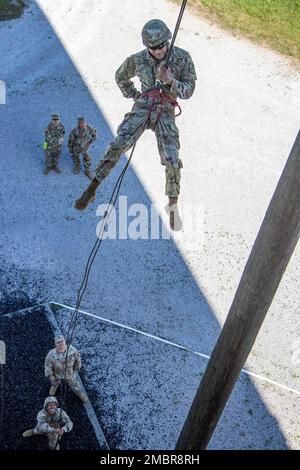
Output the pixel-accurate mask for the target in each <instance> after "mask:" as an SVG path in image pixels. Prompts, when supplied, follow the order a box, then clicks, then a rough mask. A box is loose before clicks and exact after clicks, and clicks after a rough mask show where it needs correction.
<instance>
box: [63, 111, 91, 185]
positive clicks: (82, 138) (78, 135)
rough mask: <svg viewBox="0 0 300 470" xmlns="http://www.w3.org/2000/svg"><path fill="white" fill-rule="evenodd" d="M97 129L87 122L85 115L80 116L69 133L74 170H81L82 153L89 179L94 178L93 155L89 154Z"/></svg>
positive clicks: (75, 171) (69, 145) (76, 171)
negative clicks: (92, 171) (92, 170)
mask: <svg viewBox="0 0 300 470" xmlns="http://www.w3.org/2000/svg"><path fill="white" fill-rule="evenodd" d="M96 134H97V131H96V129H94V128H93V127H92V126H90V125H89V124H87V123H86V122H85V119H84V117H83V116H79V118H78V125H77V127H75V129H73V130H72V131H71V133H70V135H69V140H68V147H69V150H70V153H71V156H72V159H73V164H74V168H73V172H74V173H75V174H77V173H79V172H80V154H82V157H83V164H84V169H85V174H86V176H87V177H88V178H89V179H93V175H92V173H91V157H90V155H89V154H88V152H87V151H88V148H89V146H90V145H91V143H92V142H94V140H96Z"/></svg>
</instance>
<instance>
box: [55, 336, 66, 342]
mask: <svg viewBox="0 0 300 470" xmlns="http://www.w3.org/2000/svg"><path fill="white" fill-rule="evenodd" d="M58 341H65V338H64V336H63V335H56V336H55V337H54V342H55V343H57V342H58Z"/></svg>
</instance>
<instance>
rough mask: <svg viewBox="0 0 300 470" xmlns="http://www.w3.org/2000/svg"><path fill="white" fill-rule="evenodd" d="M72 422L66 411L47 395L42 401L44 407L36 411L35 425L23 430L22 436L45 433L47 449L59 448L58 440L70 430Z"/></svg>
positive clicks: (53, 398)
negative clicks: (47, 440) (47, 443)
mask: <svg viewBox="0 0 300 470" xmlns="http://www.w3.org/2000/svg"><path fill="white" fill-rule="evenodd" d="M72 428H73V423H72V421H71V420H70V418H69V416H68V415H67V413H66V412H65V411H64V410H62V409H61V408H58V401H57V399H56V398H55V397H48V398H46V400H45V402H44V408H43V409H42V410H41V411H39V412H38V415H37V425H36V427H35V428H33V429H28V431H24V432H23V437H30V436H36V435H38V434H46V435H47V437H48V439H49V449H51V450H55V449H56V450H59V444H58V440H59V439H60V438H61V437H62V435H63V434H64V433H65V432H70V431H71V430H72Z"/></svg>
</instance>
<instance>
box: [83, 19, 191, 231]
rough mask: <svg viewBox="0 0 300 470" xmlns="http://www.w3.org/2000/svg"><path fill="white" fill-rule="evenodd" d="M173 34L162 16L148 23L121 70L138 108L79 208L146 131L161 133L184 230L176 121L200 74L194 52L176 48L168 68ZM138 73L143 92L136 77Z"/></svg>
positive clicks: (176, 226)
mask: <svg viewBox="0 0 300 470" xmlns="http://www.w3.org/2000/svg"><path fill="white" fill-rule="evenodd" d="M171 36H172V35H171V32H170V30H169V29H168V27H167V26H166V24H165V23H164V22H163V21H161V20H157V19H154V20H150V21H148V22H147V23H146V24H145V26H144V27H143V30H142V40H143V44H144V45H145V46H146V49H144V50H143V51H141V52H138V53H136V54H133V55H131V56H130V57H128V58H127V59H126V60H125V62H123V64H122V65H121V66H120V68H119V69H118V70H117V72H116V81H117V84H118V86H119V88H120V90H121V92H122V94H123V95H124V96H125V97H126V98H132V99H133V100H134V105H133V108H132V110H131V111H130V112H129V113H127V114H126V115H125V117H124V120H123V122H122V123H121V124H120V126H119V127H118V130H117V136H116V138H115V140H114V141H113V142H112V143H111V144H110V145H109V147H108V149H107V150H106V152H105V154H104V156H103V158H102V160H101V161H100V163H99V164H98V166H97V167H96V170H95V176H94V179H93V180H92V182H91V183H90V185H89V187H88V188H87V189H86V191H84V192H83V194H82V195H81V197H80V198H79V199H78V200H77V201H76V202H75V208H76V209H78V210H84V209H85V208H86V207H87V206H88V204H89V203H91V202H93V201H94V199H95V196H96V189H97V187H98V186H99V185H100V184H101V182H102V181H103V180H104V178H106V176H108V174H109V173H110V172H111V170H112V168H113V167H114V166H115V165H116V163H117V162H118V160H119V158H120V156H121V154H122V153H124V152H126V151H127V150H129V149H130V148H131V147H132V146H133V145H134V144H135V143H136V141H137V140H138V139H139V137H140V136H141V134H142V133H143V132H144V130H145V129H151V130H152V131H154V132H155V136H156V140H157V144H158V151H159V154H160V159H161V163H162V165H164V167H165V178H166V180H165V181H166V184H165V194H166V195H167V196H168V198H169V200H168V205H167V207H166V209H167V211H168V213H169V220H170V228H171V229H172V230H180V229H181V227H182V222H181V219H180V216H179V212H178V206H177V201H178V196H179V193H180V177H181V172H180V170H181V168H182V162H181V160H180V158H179V147H180V144H179V132H178V128H177V126H176V124H175V108H176V107H177V106H178V103H177V101H176V99H177V98H180V99H188V98H190V97H191V96H192V94H193V92H194V88H195V81H196V78H197V77H196V72H195V67H194V64H193V61H192V58H191V56H190V54H189V53H188V52H187V51H185V50H183V49H180V48H179V47H174V48H173V49H172V51H171V54H170V59H169V63H168V67H166V65H165V63H164V61H165V59H166V57H167V55H168V51H169V41H170V39H171ZM136 76H137V77H138V78H139V80H140V83H141V92H140V91H139V90H137V88H136V87H135V85H134V83H133V81H132V80H131V79H132V78H133V77H136Z"/></svg>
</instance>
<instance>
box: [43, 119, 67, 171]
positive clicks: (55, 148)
mask: <svg viewBox="0 0 300 470" xmlns="http://www.w3.org/2000/svg"><path fill="white" fill-rule="evenodd" d="M52 119H59V115H58V114H55V113H54V114H52ZM64 135H65V128H64V126H63V124H62V123H61V122H59V123H58V125H57V126H54V124H53V122H52V121H51V122H49V124H48V126H47V127H46V128H45V142H47V148H46V149H45V156H46V164H45V170H51V169H52V168H56V167H57V163H58V160H59V158H60V156H61V149H62V144H63V140H64Z"/></svg>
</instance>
